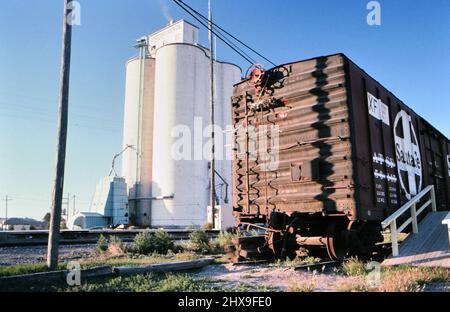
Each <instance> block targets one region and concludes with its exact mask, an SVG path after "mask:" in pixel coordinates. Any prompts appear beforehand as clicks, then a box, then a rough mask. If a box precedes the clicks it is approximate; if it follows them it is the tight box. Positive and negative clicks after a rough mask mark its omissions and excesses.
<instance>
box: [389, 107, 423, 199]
mask: <svg viewBox="0 0 450 312" xmlns="http://www.w3.org/2000/svg"><path fill="white" fill-rule="evenodd" d="M394 140H395V152H396V158H397V170H398V176H399V180H400V185H401V187H402V189H403V191H404V192H405V195H406V198H407V199H408V200H409V199H411V198H412V197H413V196H414V195H416V194H417V193H418V192H419V191H420V190H421V188H422V161H421V156H420V149H419V141H418V140H417V136H416V132H415V131H414V125H413V124H412V119H411V116H410V115H408V113H407V112H405V111H403V110H402V111H400V112H398V114H397V116H396V118H395V122H394Z"/></svg>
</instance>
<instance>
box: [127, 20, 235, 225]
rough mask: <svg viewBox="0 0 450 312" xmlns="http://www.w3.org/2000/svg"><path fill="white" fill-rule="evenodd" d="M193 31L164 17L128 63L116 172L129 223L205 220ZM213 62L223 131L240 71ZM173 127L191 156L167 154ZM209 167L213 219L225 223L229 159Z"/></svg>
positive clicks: (204, 64)
mask: <svg viewBox="0 0 450 312" xmlns="http://www.w3.org/2000/svg"><path fill="white" fill-rule="evenodd" d="M198 37H199V30H198V28H197V27H196V26H194V25H192V24H190V23H188V22H186V21H184V20H180V21H177V22H175V23H170V24H169V25H168V26H167V27H165V28H163V29H161V30H159V31H157V32H155V33H153V34H151V35H150V36H148V37H144V38H142V39H141V40H140V57H137V58H133V59H131V60H130V61H128V63H127V66H126V87H125V89H126V90H125V114H124V130H123V147H124V148H127V147H129V148H127V149H126V151H125V152H124V154H123V158H122V175H123V177H125V179H126V183H127V185H128V195H129V210H130V223H132V224H135V225H138V226H152V227H185V226H200V225H203V224H204V223H206V222H207V207H208V205H209V190H210V186H209V161H208V159H205V157H203V155H198V146H196V148H195V147H194V140H195V138H198V136H200V139H199V140H200V142H201V143H203V144H201V145H202V146H204V145H205V144H206V143H207V142H208V137H207V133H209V132H208V129H207V128H206V127H207V126H208V125H209V102H210V69H209V62H210V61H209V50H208V49H206V48H204V47H202V46H201V45H200V44H199V40H198ZM214 67H215V68H214V69H215V124H216V125H217V126H219V127H220V128H221V129H222V130H225V129H226V127H227V126H230V125H231V124H232V122H231V96H232V90H233V85H234V84H235V83H237V82H239V81H240V79H241V70H240V68H239V67H238V66H236V65H233V64H230V63H226V62H220V61H217V60H216V61H215V65H214ZM177 127H178V128H177ZM175 129H178V130H180V129H181V130H182V131H183V132H185V131H187V130H188V131H187V132H185V133H190V141H191V142H192V146H191V148H190V152H189V153H188V154H190V155H191V158H190V159H182V160H176V159H174V157H172V156H173V153H172V151H173V148H174V146H176V145H174V144H175V143H176V142H177V141H178V140H180V135H181V134H180V133H177V132H176V131H175V132H173V131H174V130H175ZM203 131H204V132H205V135H204V137H203V138H202V135H203ZM228 135H231V133H228ZM216 136H225V134H224V133H223V132H220V133H216ZM218 144H221V145H224V144H225V140H223V141H220V140H219V143H218ZM206 148H207V147H206ZM228 148H229V147H228ZM201 151H202V147H200V153H201ZM185 152H186V151H185ZM228 152H230V151H228ZM219 157H222V159H224V157H225V156H224V155H223V154H221V155H219ZM216 172H217V174H218V177H217V178H216V186H215V188H216V192H217V194H218V196H217V197H218V205H219V206H220V217H219V219H220V224H219V225H220V226H221V227H222V228H225V227H228V226H232V225H234V220H233V217H232V206H231V194H228V196H226V187H225V185H226V184H227V183H228V184H229V185H230V187H229V188H228V192H230V191H231V181H232V179H231V160H230V158H228V160H218V161H216ZM219 176H220V177H222V178H223V180H222V179H220V178H219ZM225 197H228V198H230V201H226V198H225Z"/></svg>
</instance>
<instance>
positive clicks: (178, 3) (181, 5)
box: [173, 0, 256, 64]
mask: <svg viewBox="0 0 450 312" xmlns="http://www.w3.org/2000/svg"><path fill="white" fill-rule="evenodd" d="M173 1H174V2H175V3H176V4H177V5H178V6H179V7H180V8H181V9H183V10H184V11H185V12H186V13H188V14H189V15H190V16H192V17H193V18H194V19H196V20H197V21H198V22H199V23H200V24H201V25H202V26H204V27H205V28H206V29H208V30H210V28H209V26H208V25H206V24H205V23H204V22H202V21H201V20H200V19H199V18H198V17H197V16H195V15H194V14H193V13H192V12H190V11H189V9H187V8H185V7H184V3H180V2H178V0H173ZM211 32H212V33H213V34H214V35H215V36H216V37H217V38H219V39H220V40H221V41H222V42H223V43H225V44H226V45H227V46H228V47H230V48H231V49H232V50H233V51H234V52H236V53H237V54H239V55H240V56H241V57H242V58H243V59H245V60H246V61H247V62H248V63H249V64H255V63H256V62H255V61H254V60H253V59H252V58H251V57H250V56H249V55H248V54H247V53H245V52H244V51H243V50H242V49H240V48H239V47H237V46H236V45H235V44H233V43H231V42H229V41H228V40H227V39H226V38H223V37H222V36H221V35H219V34H217V32H215V31H214V30H211Z"/></svg>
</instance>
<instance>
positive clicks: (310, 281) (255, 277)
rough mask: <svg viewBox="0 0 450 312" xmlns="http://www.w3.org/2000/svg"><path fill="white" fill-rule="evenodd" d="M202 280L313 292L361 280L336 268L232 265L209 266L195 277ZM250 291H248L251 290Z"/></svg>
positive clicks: (329, 289)
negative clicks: (302, 287)
mask: <svg viewBox="0 0 450 312" xmlns="http://www.w3.org/2000/svg"><path fill="white" fill-rule="evenodd" d="M194 275H195V276H196V277H199V278H210V279H212V280H216V281H218V283H220V284H221V286H223V287H224V288H236V287H237V286H239V285H243V284H244V285H248V286H251V287H255V286H256V287H257V288H256V289H255V290H258V289H266V290H273V291H287V290H288V289H289V287H292V286H294V285H298V284H300V285H313V288H314V289H313V291H317V292H328V291H335V290H336V285H339V284H341V283H353V282H357V281H358V280H359V278H358V277H350V276H344V275H338V274H337V271H335V268H334V269H333V268H329V269H326V270H325V271H324V272H321V270H309V271H308V270H305V271H295V270H294V268H293V267H276V266H271V265H258V266H255V265H239V266H235V265H233V264H231V263H229V264H220V265H214V266H208V267H206V268H205V269H203V270H202V271H201V272H198V273H195V274H194ZM251 287H249V288H251Z"/></svg>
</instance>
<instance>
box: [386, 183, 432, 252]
mask: <svg viewBox="0 0 450 312" xmlns="http://www.w3.org/2000/svg"><path fill="white" fill-rule="evenodd" d="M428 193H430V199H429V200H428V201H427V202H426V203H424V204H423V205H422V206H421V207H420V208H419V209H416V205H417V204H418V203H419V201H420V200H421V199H422V198H423V197H425V195H427V194H428ZM430 205H431V209H432V211H436V194H435V191H434V185H430V186H427V187H426V188H425V189H424V190H423V191H421V192H420V193H419V194H417V195H416V196H414V198H412V199H411V200H410V201H409V202H407V203H406V204H404V205H403V206H402V207H401V208H400V209H398V210H397V211H396V212H394V213H393V214H392V215H390V216H389V217H388V218H387V219H386V220H384V221H383V222H381V226H382V227H383V229H385V228H387V227H388V226H390V227H391V244H392V255H393V256H394V257H396V256H398V235H399V234H400V233H401V232H402V231H403V230H404V229H405V228H406V227H407V226H408V225H409V224H410V223H411V222H412V230H413V233H418V232H419V227H418V225H417V216H418V215H419V214H420V213H422V211H424V210H425V209H427V207H428V206H430ZM406 211H410V212H411V217H410V218H408V219H407V220H406V221H405V222H403V224H402V225H400V226H399V227H397V219H398V218H399V217H400V216H401V215H403V214H404V213H405V212H406Z"/></svg>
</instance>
